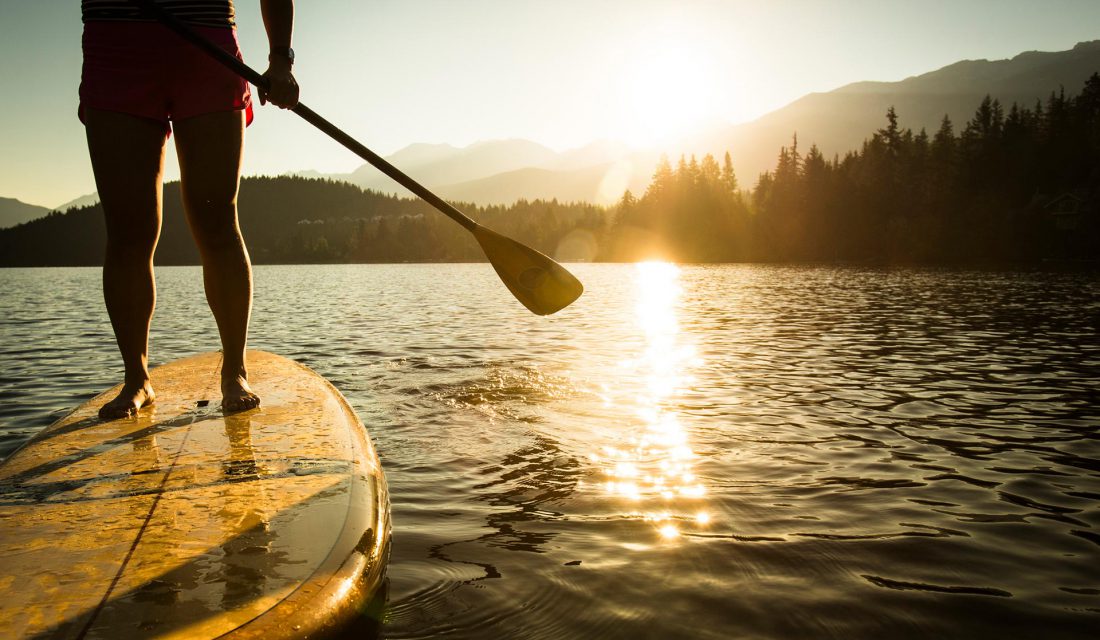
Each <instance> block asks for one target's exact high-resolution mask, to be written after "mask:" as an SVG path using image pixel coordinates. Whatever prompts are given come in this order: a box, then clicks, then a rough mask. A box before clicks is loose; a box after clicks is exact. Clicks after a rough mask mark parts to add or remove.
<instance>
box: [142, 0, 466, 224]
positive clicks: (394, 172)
mask: <svg viewBox="0 0 1100 640" xmlns="http://www.w3.org/2000/svg"><path fill="white" fill-rule="evenodd" d="M131 1H132V2H134V3H136V4H137V5H139V6H140V7H141V9H142V10H143V11H145V12H147V13H149V14H151V15H152V16H154V17H155V18H156V19H157V20H158V21H160V22H161V24H163V25H164V26H166V27H168V28H169V29H171V30H172V31H174V32H175V33H176V34H178V35H179V36H180V37H181V38H183V39H184V40H187V41H188V42H190V43H191V44H194V45H195V46H197V47H199V48H200V49H202V50H203V51H205V52H206V53H207V54H209V55H210V56H212V57H213V58H214V59H215V60H217V61H218V62H220V63H221V64H222V65H224V66H225V67H228V68H229V70H231V71H232V72H233V73H235V74H237V75H238V76H240V77H242V78H244V79H245V80H247V81H248V82H250V83H252V84H253V85H255V86H256V87H258V88H260V89H267V88H268V80H267V78H265V77H264V76H263V75H262V74H260V73H257V72H256V70H255V69H253V68H252V67H250V66H248V65H247V64H245V63H244V62H242V61H241V60H239V59H237V56H235V55H233V54H231V53H229V52H228V51H226V50H225V49H222V48H221V47H219V46H218V45H216V44H214V43H213V42H210V41H209V40H207V39H206V38H204V37H202V36H200V35H199V34H198V33H195V31H194V30H192V29H191V28H190V27H188V26H187V25H185V24H183V23H182V22H180V21H179V20H178V19H176V17H175V16H173V15H172V14H170V13H168V12H167V11H165V10H164V9H163V8H162V7H160V6H158V5H157V4H156V3H155V2H153V1H152V0H131ZM291 111H293V112H294V113H296V114H298V115H299V116H300V117H301V118H302V119H303V120H305V121H306V122H308V123H310V124H311V125H313V126H314V127H317V128H318V129H320V130H321V131H323V132H325V133H326V134H328V136H329V137H330V138H332V139H333V140H335V141H337V142H339V143H340V144H342V145H344V146H345V147H346V148H347V149H348V150H349V151H351V152H352V153H354V154H355V155H357V156H359V157H360V158H362V159H363V160H366V161H367V162H369V163H370V164H371V165H372V166H374V167H375V168H376V169H378V170H379V171H381V172H382V173H384V174H386V175H387V176H389V177H390V178H392V179H393V180H394V181H396V182H397V183H398V184H400V185H401V186H403V187H405V188H406V189H408V190H409V191H411V192H413V193H414V194H416V195H417V196H420V197H421V198H423V199H424V201H426V202H427V203H428V204H430V205H432V206H433V207H435V208H436V209H438V210H439V211H440V212H441V213H443V214H444V215H446V216H447V217H449V218H450V219H452V220H454V221H455V222H457V223H458V224H460V225H462V226H463V227H465V228H466V230H467V231H471V232H473V231H474V230H475V229H477V228H478V227H479V225H478V223H476V222H474V221H473V220H471V219H470V217H469V216H467V215H466V214H464V213H462V212H461V211H459V210H458V209H456V208H455V207H454V206H452V205H451V204H450V203H448V202H447V201H445V200H444V199H443V198H440V197H439V196H437V195H435V194H434V193H432V192H431V191H430V190H429V189H428V188H427V187H425V186H424V185H422V184H420V183H419V182H417V181H416V180H413V179H412V178H410V177H409V176H407V175H405V173H404V172H402V171H401V170H400V169H398V168H397V167H395V166H393V165H392V164H390V163H389V162H388V161H387V160H386V159H385V158H383V157H382V156H380V155H378V154H377V153H375V152H373V151H371V150H370V149H368V148H367V147H365V146H364V145H363V144H362V143H360V142H359V141H358V140H356V139H355V138H353V137H351V136H350V135H348V134H347V133H345V132H344V131H342V130H341V129H340V128H339V127H337V126H336V125H334V124H332V123H331V122H329V121H328V120H325V119H324V118H322V117H321V116H320V115H318V114H317V112H316V111H314V110H313V109H310V108H309V107H307V106H306V105H304V104H302V103H301V102H299V103H298V104H297V105H295V106H294V108H292V109H291Z"/></svg>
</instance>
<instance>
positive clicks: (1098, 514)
mask: <svg viewBox="0 0 1100 640" xmlns="http://www.w3.org/2000/svg"><path fill="white" fill-rule="evenodd" d="M571 268H572V269H573V270H574V271H575V273H576V274H577V275H578V276H579V277H580V278H581V279H582V280H583V281H584V283H585V284H586V286H587V292H586V293H585V295H584V296H583V297H582V298H581V299H580V300H579V301H578V302H577V303H575V304H574V305H573V306H572V307H570V308H568V309H566V310H565V311H563V312H561V313H560V314H558V315H556V316H552V317H549V318H538V317H535V316H532V315H530V314H529V313H527V312H526V311H525V310H524V309H523V308H522V307H521V306H520V305H519V304H518V303H516V302H515V301H513V300H512V299H511V298H510V297H509V294H508V293H507V291H506V290H505V289H504V287H503V286H502V285H500V284H499V282H498V281H497V280H496V277H495V275H494V274H493V273H492V271H491V269H490V268H489V267H488V266H486V265H373V266H372V265H355V266H307V267H298V266H295V267H281V266H278V267H277V266H270V267H259V268H257V269H256V307H255V311H254V319H253V329H252V334H251V335H252V339H251V346H253V347H256V348H260V349H266V350H269V351H273V352H275V353H279V354H281V355H284V356H287V357H290V358H293V359H296V360H299V361H301V362H303V363H305V364H306V365H308V366H310V367H312V368H313V369H315V370H316V371H318V372H319V373H321V374H322V375H324V376H325V377H327V378H328V379H329V380H331V381H332V382H333V383H334V384H335V385H336V386H337V387H338V388H339V389H340V390H341V391H342V392H343V393H344V394H345V395H346V396H347V398H348V399H349V401H350V402H351V404H352V405H353V406H354V407H355V408H356V410H357V411H358V412H359V415H360V417H361V418H362V419H363V421H364V423H365V424H366V425H367V427H368V429H369V430H370V434H371V436H372V437H373V439H374V441H375V443H376V445H377V448H378V450H379V453H380V455H381V457H382V461H383V465H384V467H385V470H386V474H387V477H388V479H389V485H390V490H391V492H392V499H393V521H394V535H393V555H392V559H391V564H390V568H389V576H390V594H389V604H388V609H387V613H386V618H385V625H384V629H383V632H384V635H385V636H386V637H389V638H428V637H483V638H582V637H583V638H637V637H658V638H670V637H677V638H737V637H744V638H829V637H833V638H881V637H891V638H923V637H928V638H943V637H951V638H973V637H1005V638H1023V637H1044V638H1095V637H1098V634H1100V402H1098V401H1100V327H1098V323H1100V276H1097V275H1096V274H1081V273H1031V272H1028V273H1007V272H959V271H919V270H893V271H878V270H858V269H830V268H793V267H770V266H713V267H705V266H683V267H679V268H677V267H673V266H670V265H662V264H647V265H576V266H574V267H571ZM158 283H159V287H160V289H159V295H160V299H159V305H158V309H157V316H156V318H155V320H154V330H153V337H152V361H153V363H154V364H159V363H163V362H167V361H169V360H173V359H176V358H179V357H182V356H185V355H189V354H192V353H196V352H199V351H208V350H212V349H216V348H217V346H218V344H217V339H216V333H215V328H214V323H213V320H212V319H211V318H210V315H209V313H208V311H207V310H206V307H205V302H204V299H203V297H202V293H201V292H202V285H201V278H200V272H199V270H198V269H197V268H184V267H181V268H162V269H160V270H158ZM0 291H2V294H0V397H2V399H3V402H2V403H0V456H3V455H7V454H8V453H10V452H11V451H12V450H13V449H14V448H15V447H17V446H18V445H19V444H20V443H21V442H23V441H25V440H26V439H27V438H29V437H30V436H31V435H32V434H34V433H35V432H36V431H37V430H39V429H41V428H43V427H45V426H46V425H48V424H49V423H51V422H52V421H53V420H55V419H57V418H58V417H59V416H61V415H62V414H63V413H64V412H66V411H67V410H68V409H70V408H72V407H73V406H75V405H76V404H78V403H79V402H82V401H83V400H85V399H87V398H89V397H90V396H91V395H93V394H94V393H96V392H98V391H101V390H102V389H104V388H106V387H108V386H110V385H112V384H114V383H116V382H117V381H118V380H117V378H118V376H119V374H120V368H119V364H118V362H117V355H116V352H115V347H114V343H113V339H112V337H111V333H110V327H109V325H108V322H107V317H106V312H105V311H104V310H103V307H102V303H101V301H100V300H101V299H100V293H99V272H98V270H96V269H38V270H13V269H8V270H0Z"/></svg>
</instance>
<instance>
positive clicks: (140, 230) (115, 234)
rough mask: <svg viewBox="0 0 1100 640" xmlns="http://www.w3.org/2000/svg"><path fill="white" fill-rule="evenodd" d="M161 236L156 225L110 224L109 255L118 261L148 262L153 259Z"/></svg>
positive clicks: (108, 229)
mask: <svg viewBox="0 0 1100 640" xmlns="http://www.w3.org/2000/svg"><path fill="white" fill-rule="evenodd" d="M159 235H160V228H159V225H157V224H154V223H140V222H132V223H122V222H115V223H110V222H109V223H108V224H107V255H108V256H109V257H111V258H113V259H116V260H126V261H134V260H148V259H151V258H152V257H153V251H154V250H155V249H156V246H157V239H158V237H159Z"/></svg>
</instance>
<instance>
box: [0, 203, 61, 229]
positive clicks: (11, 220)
mask: <svg viewBox="0 0 1100 640" xmlns="http://www.w3.org/2000/svg"><path fill="white" fill-rule="evenodd" d="M49 212H50V210H49V209H47V208H46V207H40V206H38V205H36V204H27V203H26V202H20V201H19V200H16V199H15V198H0V229H7V228H8V227H14V226H15V225H17V224H23V223H24V222H29V221H31V220H34V219H36V218H41V217H42V216H44V215H46V214H47V213H49Z"/></svg>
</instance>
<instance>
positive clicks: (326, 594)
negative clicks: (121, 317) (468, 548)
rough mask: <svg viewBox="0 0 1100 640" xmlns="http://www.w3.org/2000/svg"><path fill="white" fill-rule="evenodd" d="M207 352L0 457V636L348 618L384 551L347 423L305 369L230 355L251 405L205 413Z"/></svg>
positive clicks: (328, 623)
mask: <svg viewBox="0 0 1100 640" xmlns="http://www.w3.org/2000/svg"><path fill="white" fill-rule="evenodd" d="M220 367H221V357H220V354H219V353H208V354H204V355H199V356H194V357H191V358H187V359H184V360H178V361H176V362H173V363H170V364H167V365H164V366H162V367H158V368H156V369H154V370H153V371H152V372H151V375H152V378H153V386H154V389H155V390H156V392H157V404H156V405H155V406H154V407H150V408H147V409H143V410H142V411H141V412H140V413H139V414H138V416H137V417H133V418H124V419H120V420H113V421H109V422H104V421H100V420H99V419H98V418H97V417H96V413H97V411H98V409H99V407H100V406H102V405H103V404H104V403H105V402H106V401H108V400H110V399H111V398H113V397H114V396H115V394H116V393H117V392H118V391H117V388H116V389H111V390H109V391H107V392H104V393H103V394H101V395H99V396H97V397H96V398H94V399H92V400H91V401H89V402H87V403H86V404H84V405H81V406H80V407H79V408H77V409H76V410H75V411H74V412H73V413H71V414H70V415H68V416H67V417H65V418H63V419H62V420H60V421H58V422H57V423H55V424H54V425H52V426H51V427H49V428H47V429H45V430H44V431H43V432H42V433H40V434H38V435H37V436H36V437H35V438H34V439H32V440H31V441H30V442H28V443H27V445H26V446H24V447H23V448H22V449H20V450H19V451H17V452H16V453H15V454H13V455H12V456H11V458H9V459H8V460H7V461H5V462H4V463H3V464H2V465H0V637H3V638H15V637H50V638H55V637H56V638H112V639H115V638H140V637H162V638H213V637H219V636H223V635H225V634H230V637H234V638H237V637H240V638H252V637H255V638H281V637H303V636H307V635H308V636H315V635H317V634H318V633H325V632H329V631H332V630H333V629H336V628H338V627H340V626H342V625H343V624H344V623H346V622H347V621H348V620H350V619H354V618H355V616H357V615H359V611H360V610H361V608H362V607H363V606H364V604H365V603H366V602H367V601H368V600H369V599H370V598H371V596H372V595H373V594H374V593H375V592H376V590H377V589H378V587H379V586H380V584H381V582H382V580H383V576H384V572H385V565H386V561H387V559H388V553H389V535H390V516H389V500H388V496H387V493H386V482H385V478H384V476H383V474H382V469H381V466H380V464H379V460H378V456H377V454H376V453H375V451H374V448H373V446H372V444H371V442H370V439H369V438H368V437H367V434H366V431H365V430H364V428H363V426H362V423H360V421H359V419H358V418H357V417H356V415H355V413H354V411H352V410H351V408H350V407H348V405H347V402H346V401H345V400H344V398H343V396H341V395H340V393H339V392H338V391H337V390H336V389H335V388H334V387H333V386H332V385H331V384H329V383H328V382H327V381H326V380H324V379H323V378H321V377H320V376H318V375H317V374H315V373H314V372H312V371H310V370H309V369H307V368H306V367H304V366H302V365H299V364H297V363H294V362H292V361H290V360H287V359H285V358H281V357H279V356H275V355H272V354H269V353H264V352H261V351H250V352H249V354H248V367H249V381H250V383H251V384H252V386H253V389H254V390H255V391H256V392H257V393H258V394H259V396H260V398H261V401H262V403H263V404H262V406H261V407H260V408H258V409H253V410H250V411H245V412H241V413H236V414H230V415H223V413H222V411H221V392H220V386H219V371H220Z"/></svg>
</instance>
